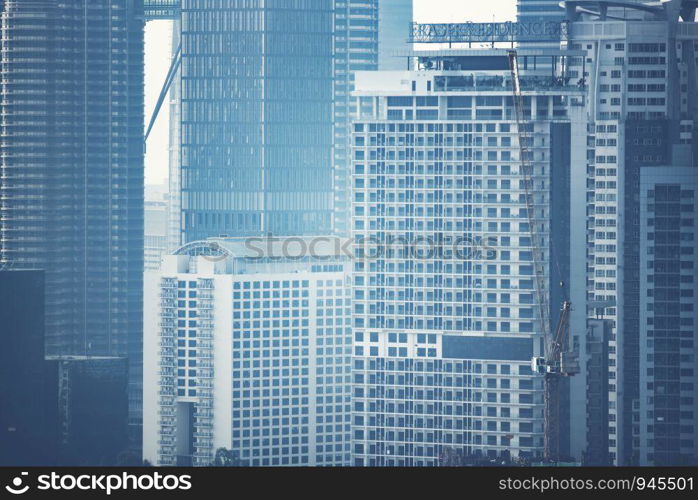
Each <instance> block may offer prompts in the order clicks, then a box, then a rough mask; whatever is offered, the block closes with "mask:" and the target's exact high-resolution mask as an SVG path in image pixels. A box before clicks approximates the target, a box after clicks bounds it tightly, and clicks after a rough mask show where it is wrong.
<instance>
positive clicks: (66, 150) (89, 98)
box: [0, 0, 143, 446]
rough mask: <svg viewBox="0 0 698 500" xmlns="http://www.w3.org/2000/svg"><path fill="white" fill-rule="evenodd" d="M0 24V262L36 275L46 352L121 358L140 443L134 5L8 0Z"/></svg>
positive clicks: (138, 54) (139, 123)
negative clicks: (41, 275)
mask: <svg viewBox="0 0 698 500" xmlns="http://www.w3.org/2000/svg"><path fill="white" fill-rule="evenodd" d="M0 23H1V24H2V32H3V43H2V48H1V49H0V59H1V61H2V67H3V79H2V83H0V87H1V91H0V94H1V97H0V115H2V125H1V126H0V158H1V159H0V175H1V176H2V182H1V183H0V259H1V260H2V261H3V262H11V263H13V265H15V266H16V267H29V268H35V269H42V270H44V272H45V280H46V281H45V283H46V295H45V297H46V354H48V355H103V356H105V355H109V356H111V355H118V356H126V355H128V356H129V359H130V361H131V368H130V373H131V376H132V378H131V390H130V395H131V416H130V419H131V424H132V426H133V428H134V432H133V436H137V437H138V439H139V437H140V433H141V432H140V427H139V426H140V414H141V408H140V381H141V372H140V370H141V368H140V366H141V365H140V363H141V355H142V354H141V332H142V271H143V12H142V6H140V4H139V2H134V1H131V0H100V1H96V2H93V1H85V0H70V1H62V2H58V1H55V0H38V1H34V2H25V1H13V0H8V1H6V2H4V6H3V9H2V13H1V14H0ZM134 439H135V438H134ZM134 445H136V446H137V445H138V444H137V443H136V442H135V441H134Z"/></svg>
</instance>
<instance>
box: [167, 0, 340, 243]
mask: <svg viewBox="0 0 698 500" xmlns="http://www.w3.org/2000/svg"><path fill="white" fill-rule="evenodd" d="M181 43H182V65H181V117H180V118H181V132H180V134H181V136H180V137H181V146H180V179H179V180H180V182H181V231H182V242H183V243H186V242H189V241H193V240H199V239H204V238H206V237H210V236H220V235H224V234H227V235H235V236H246V235H259V234H263V233H273V234H322V233H327V232H329V231H330V230H331V226H332V211H333V200H332V198H333V194H332V193H333V178H332V177H333V175H332V172H333V171H332V143H333V137H332V131H333V112H332V102H333V81H334V80H333V74H332V71H333V1H332V0H304V1H302V2H301V1H296V0H266V1H261V0H254V1H248V0H245V1H242V0H227V1H224V2H216V3H213V2H204V1H201V0H184V1H183V2H182V6H181Z"/></svg>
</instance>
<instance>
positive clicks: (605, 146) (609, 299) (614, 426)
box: [565, 0, 698, 464]
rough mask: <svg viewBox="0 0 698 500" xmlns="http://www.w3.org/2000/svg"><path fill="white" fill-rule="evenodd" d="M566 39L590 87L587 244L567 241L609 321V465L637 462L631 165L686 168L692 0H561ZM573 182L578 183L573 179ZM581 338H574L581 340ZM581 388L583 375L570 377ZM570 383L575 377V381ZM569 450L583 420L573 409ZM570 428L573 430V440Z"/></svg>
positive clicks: (634, 179)
mask: <svg viewBox="0 0 698 500" xmlns="http://www.w3.org/2000/svg"><path fill="white" fill-rule="evenodd" d="M565 8H566V14H567V19H568V20H569V22H570V25H569V30H568V40H567V45H568V47H569V48H570V49H572V50H581V51H584V52H585V55H584V56H583V57H579V58H574V59H571V60H570V67H569V74H570V76H571V78H572V79H573V80H579V81H582V82H584V83H585V84H586V85H587V87H588V89H589V98H588V100H587V116H588V119H589V123H588V134H587V143H588V146H587V160H586V165H587V174H586V176H585V177H586V185H587V187H586V189H585V190H586V196H587V211H588V217H587V222H586V230H587V246H586V248H585V247H584V246H583V245H582V244H581V242H579V243H580V244H578V245H573V246H572V257H571V261H572V262H576V263H579V262H586V267H587V270H586V273H587V278H588V289H587V292H586V293H587V297H586V299H587V307H588V311H587V316H588V317H589V318H596V317H598V316H603V317H604V318H605V319H606V320H608V321H610V322H611V323H612V325H613V331H612V332H611V336H610V343H609V348H608V352H609V360H608V364H609V384H608V389H609V396H608V399H609V401H608V403H609V421H610V425H609V440H608V442H609V454H610V457H611V460H612V461H613V463H616V464H633V463H638V461H639V449H640V440H641V435H642V431H641V429H640V407H641V402H640V399H641V394H640V389H641V384H640V376H641V372H640V363H641V361H640V353H641V350H640V345H641V338H640V335H641V322H640V314H641V310H642V309H641V305H640V304H641V298H642V296H641V290H640V280H641V277H642V276H644V275H645V274H646V273H647V271H646V270H645V269H643V268H642V267H641V266H640V255H639V251H640V240H639V237H640V204H639V194H638V193H639V192H640V189H639V183H640V171H641V170H642V168H644V167H652V166H662V165H677V166H678V165H693V166H695V162H696V159H697V158H698V155H697V154H696V148H697V147H698V145H697V143H696V141H695V139H694V137H693V132H692V130H693V126H694V122H695V119H696V115H697V114H698V108H697V106H698V89H697V83H696V82H697V79H696V53H695V42H696V41H697V40H698V24H696V23H695V22H693V20H694V18H695V4H694V3H692V2H690V1H681V0H675V1H670V2H665V3H662V4H652V3H647V4H643V3H639V2H638V3H633V4H630V3H626V4H623V5H615V4H613V2H604V1H599V2H583V1H573V0H570V1H568V2H566V4H565ZM580 188H581V186H580ZM584 344H585V343H583V342H582V343H581V345H584ZM571 383H572V384H573V388H572V390H573V391H575V390H576V391H581V390H584V389H583V388H584V383H585V382H584V378H583V377H579V378H577V379H576V380H573V381H572V382H571ZM574 384H581V385H579V386H577V387H576V389H575V386H574ZM571 414H572V423H571V426H572V430H571V435H572V436H573V450H572V453H573V455H575V456H581V455H582V454H583V453H584V449H585V447H587V446H589V445H590V443H587V442H585V441H584V440H580V439H578V437H579V436H582V435H584V429H586V428H587V427H588V425H587V422H586V421H585V420H586V414H587V412H586V411H584V409H583V408H582V407H581V406H574V404H573V408H572V412H571ZM574 436H576V437H577V438H574Z"/></svg>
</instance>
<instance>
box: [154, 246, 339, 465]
mask: <svg viewBox="0 0 698 500" xmlns="http://www.w3.org/2000/svg"><path fill="white" fill-rule="evenodd" d="M342 243H343V242H342V241H341V240H339V239H335V238H330V237H318V238H296V237H293V238H278V239H274V240H270V239H266V238H250V239H247V240H245V239H234V238H229V239H212V240H209V241H207V242H201V243H200V244H198V243H197V244H191V245H185V246H184V247H182V248H181V249H179V250H177V251H176V252H175V253H174V254H173V255H169V256H166V257H165V259H164V260H163V265H162V268H161V270H160V271H159V272H149V273H146V311H147V313H146V325H145V326H146V335H145V344H144V345H145V353H146V364H145V367H146V371H145V387H144V394H145V414H144V438H143V439H144V445H143V451H144V458H146V459H148V460H150V461H151V462H152V463H154V464H157V465H192V464H193V465H200V466H201V465H203V466H206V465H209V464H210V463H211V462H212V460H213V457H214V453H215V450H216V449H218V448H220V447H224V448H227V449H230V450H232V451H233V452H235V453H236V454H237V456H238V457H239V458H240V460H241V461H242V462H244V463H246V464H249V465H251V466H294V465H295V466H309V465H324V466H339V465H349V464H350V462H351V448H350V441H351V432H350V423H351V405H350V398H351V386H350V367H351V324H350V319H349V316H350V312H351V309H350V298H351V297H350V291H349V270H350V269H349V263H348V255H344V254H342V252H341V245H342Z"/></svg>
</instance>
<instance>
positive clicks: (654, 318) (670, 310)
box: [639, 166, 698, 466]
mask: <svg viewBox="0 0 698 500" xmlns="http://www.w3.org/2000/svg"><path fill="white" fill-rule="evenodd" d="M639 197H640V217H639V222H640V224H639V226H640V238H639V239H640V251H639V256H640V269H642V270H643V273H642V275H641V276H640V286H639V289H640V294H639V297H640V311H641V312H640V321H639V326H640V332H639V349H640V355H639V360H640V367H639V368H640V383H639V393H640V397H639V406H640V408H639V418H640V422H639V426H640V432H639V440H640V443H639V463H640V465H664V466H666V465H695V464H697V463H698V425H697V424H696V415H698V399H697V398H696V388H698V380H697V378H696V377H697V376H698V373H696V362H695V360H696V355H697V354H698V353H697V352H696V342H697V341H698V317H697V316H696V310H695V305H696V296H697V295H698V285H696V280H695V269H696V267H698V257H697V255H698V252H697V251H696V240H695V235H696V229H698V225H697V223H696V220H698V219H697V216H698V171H697V170H696V169H695V168H691V167H678V166H673V167H666V166H661V167H645V168H642V169H641V171H640V192H639Z"/></svg>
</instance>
